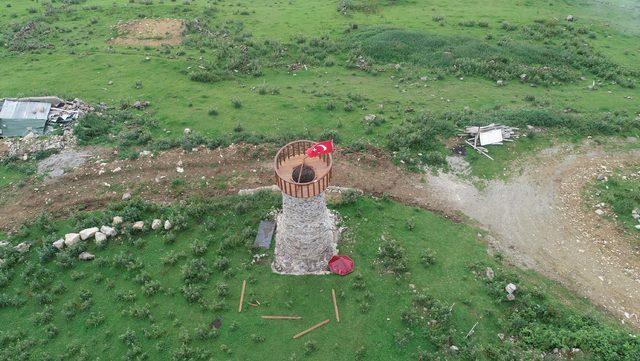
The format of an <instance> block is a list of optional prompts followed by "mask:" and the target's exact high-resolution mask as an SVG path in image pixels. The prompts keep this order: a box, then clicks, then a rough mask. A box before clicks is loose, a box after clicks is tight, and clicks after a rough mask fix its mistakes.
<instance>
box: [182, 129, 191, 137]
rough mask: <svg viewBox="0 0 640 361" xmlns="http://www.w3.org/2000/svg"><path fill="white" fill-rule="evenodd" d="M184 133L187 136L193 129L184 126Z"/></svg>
mask: <svg viewBox="0 0 640 361" xmlns="http://www.w3.org/2000/svg"><path fill="white" fill-rule="evenodd" d="M182 134H184V135H185V136H186V135H189V134H191V129H189V128H184V130H183V131H182Z"/></svg>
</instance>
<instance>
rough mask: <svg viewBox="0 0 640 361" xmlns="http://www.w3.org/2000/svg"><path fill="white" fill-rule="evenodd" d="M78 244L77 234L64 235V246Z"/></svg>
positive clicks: (78, 236)
mask: <svg viewBox="0 0 640 361" xmlns="http://www.w3.org/2000/svg"><path fill="white" fill-rule="evenodd" d="M78 242H80V235H79V234H77V233H67V234H65V235H64V244H65V245H66V246H69V247H71V246H73V245H75V244H77V243H78Z"/></svg>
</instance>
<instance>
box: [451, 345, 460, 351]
mask: <svg viewBox="0 0 640 361" xmlns="http://www.w3.org/2000/svg"><path fill="white" fill-rule="evenodd" d="M449 350H451V352H458V351H459V350H460V348H459V347H458V346H456V345H451V346H450V347H449Z"/></svg>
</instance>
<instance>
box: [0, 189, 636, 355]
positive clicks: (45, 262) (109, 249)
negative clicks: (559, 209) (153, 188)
mask: <svg viewBox="0 0 640 361" xmlns="http://www.w3.org/2000/svg"><path fill="white" fill-rule="evenodd" d="M349 199H350V198H349ZM278 205H279V197H276V196H272V195H270V194H258V195H257V196H254V197H249V198H238V197H230V198H220V199H214V200H211V201H209V202H207V203H204V202H201V201H197V200H193V201H191V203H189V205H186V204H185V205H184V206H174V207H171V208H168V209H166V208H165V209H160V208H159V207H157V206H152V205H149V204H144V203H140V202H137V201H135V202H133V203H127V204H121V205H114V206H113V207H111V208H110V210H109V211H106V212H99V213H95V212H94V213H79V214H77V215H76V216H75V217H74V218H72V219H69V220H62V221H56V222H52V221H51V219H50V218H47V217H46V216H45V217H41V218H40V219H38V220H36V221H35V222H33V223H32V224H30V225H28V226H26V227H25V228H24V229H23V230H22V231H21V232H20V233H19V234H17V235H16V236H15V237H13V239H12V240H13V241H14V242H18V241H20V240H32V239H44V240H46V241H47V243H46V244H47V246H44V245H42V244H41V243H40V242H35V244H34V245H33V247H32V251H31V252H29V253H28V254H26V255H24V256H22V255H19V254H17V253H14V252H10V251H9V250H8V249H0V252H1V253H2V256H3V257H4V258H5V259H7V260H8V264H7V265H5V267H4V268H3V269H2V270H1V273H0V281H1V283H0V287H1V292H0V301H1V302H0V305H1V307H0V321H1V322H2V324H3V325H4V326H3V329H2V331H0V343H1V344H2V349H0V358H1V359H6V360H18V359H73V360H75V359H95V358H105V357H106V356H105V355H109V356H108V357H106V358H108V359H151V360H154V359H155V360H159V359H173V360H221V359H232V360H258V359H262V360H283V359H286V360H289V359H315V360H326V359H335V360H348V359H354V358H356V359H380V360H391V359H416V357H418V355H423V356H422V357H448V356H447V355H450V356H453V357H459V358H461V359H487V360H489V359H491V360H495V359H504V360H509V359H513V358H514V357H516V356H517V357H522V356H525V355H529V356H525V357H533V358H536V356H534V355H539V354H540V353H541V352H551V351H552V350H553V349H554V348H558V349H563V351H562V352H563V353H566V352H568V351H569V350H570V349H571V348H576V347H577V348H580V349H581V351H580V352H581V355H585V356H587V358H588V359H590V358H593V359H608V360H614V359H619V360H632V359H634V357H637V356H638V352H639V351H640V345H638V343H637V340H636V339H635V338H634V337H631V336H630V335H628V334H627V332H628V331H627V330H625V329H624V328H621V327H620V326H617V325H615V323H612V321H610V320H609V318H608V316H605V315H603V314H602V313H601V312H600V311H598V310H596V309H595V308H594V307H593V306H591V305H590V304H588V303H587V302H585V301H584V300H582V299H579V298H577V297H575V296H572V295H571V293H570V292H568V291H567V290H565V289H563V288H562V287H560V286H558V285H557V284H554V283H552V282H550V281H548V280H544V279H542V278H541V277H540V276H537V275H536V274H533V273H525V272H522V271H516V270H515V269H513V268H511V267H509V266H505V265H504V264H503V263H502V261H500V258H499V257H491V256H488V255H487V249H486V245H485V244H484V243H483V241H482V239H481V238H479V237H478V235H479V234H480V233H478V231H477V230H475V229H473V228H471V227H468V226H465V225H462V224H456V223H452V222H451V221H449V220H447V219H445V218H442V217H441V216H438V215H435V214H432V213H428V212H425V211H422V210H419V209H414V208H411V207H406V206H402V205H399V204H396V203H393V202H391V201H386V200H375V199H370V198H362V199H356V200H355V201H354V200H349V201H343V202H342V203H338V204H336V205H334V206H333V208H335V209H336V210H337V211H338V212H339V214H340V215H341V217H342V219H343V224H344V226H346V227H347V228H348V231H347V233H346V235H345V237H344V240H343V242H342V243H341V245H340V251H341V253H343V254H347V255H350V256H351V257H352V258H353V259H354V260H355V262H356V272H355V274H352V275H350V276H348V277H339V276H327V277H315V276H305V277H291V276H289V277H287V276H278V275H275V274H272V273H271V272H270V264H269V262H270V258H271V255H270V254H269V255H267V256H266V258H264V259H263V260H262V261H259V262H257V263H254V262H252V255H253V254H254V253H255V252H256V251H255V250H251V249H250V248H248V247H247V246H246V244H251V243H252V242H253V235H254V234H255V231H256V225H257V223H258V221H259V220H260V219H263V218H264V217H267V215H268V214H270V213H271V211H272V210H273V209H274V208H275V207H278ZM114 214H122V215H124V216H125V219H126V220H134V219H135V220H137V219H144V220H146V221H147V224H148V223H149V222H150V220H151V219H152V218H153V217H155V216H158V217H161V218H168V219H171V220H172V221H173V223H174V224H175V226H176V229H175V231H172V232H169V233H167V232H164V231H162V232H160V231H145V232H143V233H135V232H132V231H131V229H130V228H129V227H130V225H129V226H127V227H125V228H124V229H123V230H122V232H123V234H122V235H121V236H118V238H115V239H111V240H109V241H108V244H107V245H106V246H104V247H98V248H96V246H95V245H93V244H92V243H86V242H83V243H81V244H80V245H79V247H77V248H71V249H68V250H66V251H64V252H59V253H58V254H55V252H52V249H51V246H49V245H48V244H49V243H48V241H50V240H51V239H55V238H56V237H59V236H61V235H62V234H63V233H64V232H67V231H71V230H74V229H78V227H84V226H89V225H94V224H103V223H107V222H109V219H110V216H111V215H114ZM380 249H382V250H383V251H381V250H380ZM82 250H88V251H90V252H92V253H95V254H96V259H95V260H94V261H90V262H82V261H78V260H77V259H76V257H75V256H74V255H76V254H78V253H79V252H80V251H82ZM427 251H428V254H429V255H430V256H431V258H429V260H428V261H427V262H425V261H424V260H423V257H424V255H425V252H427ZM14 262H16V263H14ZM485 267H492V269H493V270H494V272H495V278H493V279H491V280H490V279H488V278H487V276H485ZM243 279H246V280H248V288H247V296H246V300H247V302H246V303H245V305H244V308H245V310H244V311H243V312H242V313H238V312H237V307H238V300H239V293H240V285H241V283H242V280H243ZM509 282H513V283H515V284H517V286H518V290H517V291H516V295H517V298H516V300H515V301H513V302H509V301H506V299H505V295H506V292H505V291H504V286H505V285H506V284H507V283H509ZM331 288H334V289H336V291H337V294H338V302H339V305H340V310H341V322H340V323H337V322H335V319H334V316H333V307H332V304H331V297H330V292H331ZM258 302H259V304H260V305H259V306H257V307H253V306H250V305H249V303H254V304H258ZM264 314H295V315H299V316H302V317H303V319H302V320H299V321H266V320H261V319H260V318H259V316H260V315H264ZM214 319H220V320H221V321H222V327H221V328H220V329H219V330H214V329H212V328H211V326H210V324H211V323H212V321H213V320H214ZM324 319H331V320H332V321H331V322H330V323H329V324H328V325H327V326H325V327H324V328H322V329H319V330H316V331H314V332H312V333H310V334H308V335H306V336H304V337H303V338H301V339H297V340H294V339H292V338H291V337H292V336H293V335H294V334H296V333H297V332H299V331H301V330H303V329H305V328H307V327H308V326H310V325H312V324H315V323H317V322H319V321H321V320H324ZM476 322H477V323H478V324H477V326H476V327H475V329H474V333H473V334H472V335H470V336H469V337H467V334H468V333H469V330H471V328H472V327H473V326H474V324H475V323H476ZM500 334H503V335H504V336H500ZM501 337H502V338H503V339H504V340H505V341H502V340H501ZM509 340H510V341H509ZM451 345H455V346H457V347H459V349H460V350H459V351H458V352H453V353H452V352H451V351H450V346H451Z"/></svg>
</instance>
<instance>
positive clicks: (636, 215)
mask: <svg viewBox="0 0 640 361" xmlns="http://www.w3.org/2000/svg"><path fill="white" fill-rule="evenodd" d="M631 217H633V219H637V220H640V209H638V208H636V209H634V210H632V211H631Z"/></svg>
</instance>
